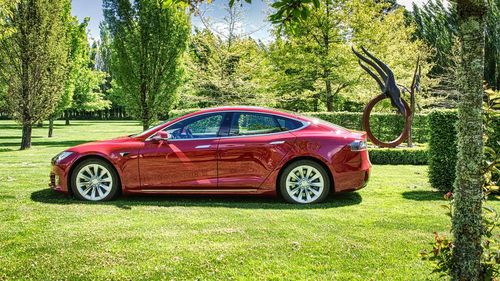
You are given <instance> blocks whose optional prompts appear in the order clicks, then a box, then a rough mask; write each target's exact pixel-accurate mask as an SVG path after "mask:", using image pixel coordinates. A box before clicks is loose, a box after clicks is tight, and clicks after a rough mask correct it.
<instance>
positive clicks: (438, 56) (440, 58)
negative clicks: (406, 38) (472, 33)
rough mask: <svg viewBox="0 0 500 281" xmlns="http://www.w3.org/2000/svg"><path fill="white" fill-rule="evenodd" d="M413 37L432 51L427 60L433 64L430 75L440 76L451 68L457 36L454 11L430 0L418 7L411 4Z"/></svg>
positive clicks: (439, 0) (438, 0) (439, 2)
mask: <svg viewBox="0 0 500 281" xmlns="http://www.w3.org/2000/svg"><path fill="white" fill-rule="evenodd" d="M412 16H413V20H414V22H415V25H416V29H415V35H416V36H417V37H418V38H420V39H421V40H423V41H424V42H425V43H426V44H427V45H428V46H430V47H431V48H432V50H433V52H432V55H431V57H429V59H430V60H431V61H432V62H434V64H433V67H432V71H431V74H440V73H443V72H445V71H446V70H447V68H449V67H452V66H453V65H452V63H453V60H450V57H451V56H452V50H453V45H454V44H455V36H456V34H457V22H456V10H455V8H452V9H449V8H448V7H447V5H445V4H444V3H443V1H442V0H431V1H429V2H428V3H427V4H426V5H423V6H422V7H419V6H418V5H416V4H413V12H412Z"/></svg>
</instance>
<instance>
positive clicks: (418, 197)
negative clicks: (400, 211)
mask: <svg viewBox="0 0 500 281" xmlns="http://www.w3.org/2000/svg"><path fill="white" fill-rule="evenodd" d="M443 195H444V193H443V192H441V191H432V190H415V191H406V192H403V198H404V199H408V200H415V201H440V200H443V201H444V200H445V199H444V197H443Z"/></svg>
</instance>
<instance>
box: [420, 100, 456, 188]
mask: <svg viewBox="0 0 500 281" xmlns="http://www.w3.org/2000/svg"><path fill="white" fill-rule="evenodd" d="M457 120H458V117H457V112H456V111H454V110H434V111H432V112H431V113H429V115H428V117H427V122H428V124H429V182H430V184H431V185H432V187H434V188H436V189H439V190H441V191H445V192H447V191H451V190H453V182H454V181H455V165H456V162H457V143H456V139H457V136H456V135H457V132H456V129H455V123H456V122H457Z"/></svg>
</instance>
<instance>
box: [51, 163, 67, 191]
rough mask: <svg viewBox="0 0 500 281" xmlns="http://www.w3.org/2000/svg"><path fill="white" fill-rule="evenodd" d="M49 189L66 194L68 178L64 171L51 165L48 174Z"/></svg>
mask: <svg viewBox="0 0 500 281" xmlns="http://www.w3.org/2000/svg"><path fill="white" fill-rule="evenodd" d="M49 179H50V180H49V187H50V189H52V190H55V191H58V192H63V193H68V178H67V173H66V172H65V170H64V169H62V168H61V167H59V166H56V165H53V166H52V171H51V172H50V174H49Z"/></svg>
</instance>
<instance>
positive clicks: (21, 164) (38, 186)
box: [0, 121, 500, 280]
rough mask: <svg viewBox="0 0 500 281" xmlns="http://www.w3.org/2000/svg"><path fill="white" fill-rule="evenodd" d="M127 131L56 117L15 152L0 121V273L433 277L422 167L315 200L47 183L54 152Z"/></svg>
mask: <svg viewBox="0 0 500 281" xmlns="http://www.w3.org/2000/svg"><path fill="white" fill-rule="evenodd" d="M137 131H140V126H139V124H138V123H137V122H123V121H120V122H103V121H73V122H72V125H71V126H64V125H63V124H62V122H61V121H58V122H56V128H55V136H54V137H53V138H51V139H48V138H47V137H46V134H47V128H35V129H34V132H33V145H34V147H33V148H32V149H31V150H27V151H18V150H17V149H18V146H19V141H20V134H21V130H20V127H19V126H17V125H16V124H15V123H14V122H12V121H0V280H3V279H22V280H27V279H40V280H48V279H57V280H74V279H77V280H87V279H109V280H123V279H129V280H150V279H162V280H232V279H237V280H248V279H249V280H263V279H267V280H292V279H302V280H353V279H356V280H429V279H437V278H438V276H436V275H430V272H431V270H432V267H431V265H430V264H429V263H427V262H423V261H421V260H420V258H419V256H418V253H419V251H420V250H421V249H424V248H429V242H430V241H431V240H432V239H433V234H432V232H433V231H439V232H446V231H447V230H448V229H449V225H450V222H449V219H448V218H447V217H446V216H445V214H444V209H442V208H440V207H439V206H440V205H442V204H445V203H446V202H445V201H443V200H442V196H441V194H440V193H437V192H434V191H432V189H431V188H430V186H429V184H428V182H427V178H426V169H427V167H426V166H375V167H373V170H372V177H371V180H370V183H369V184H368V186H367V187H366V188H365V189H363V190H361V191H359V192H355V193H350V194H343V195H335V196H332V197H331V198H329V199H328V200H327V202H326V203H323V204H318V205H313V206H299V205H291V204H286V203H284V202H283V201H282V200H280V199H277V198H262V197H240V198H231V197H217V196H160V197H143V196H134V197H127V198H119V199H118V200H116V201H112V202H107V203H86V202H81V201H77V200H75V199H72V198H67V197H65V196H63V195H60V194H57V193H54V192H51V191H50V190H49V189H48V187H47V183H48V174H49V170H50V158H51V157H52V156H54V155H55V154H56V153H58V152H60V151H62V150H64V149H65V148H67V147H70V146H73V145H76V144H79V143H82V142H87V141H92V140H97V139H106V138H112V137H117V136H120V135H126V134H130V133H133V132H137ZM178 172H179V171H178ZM491 204H492V205H493V206H495V207H497V208H498V207H500V203H498V202H492V203H491Z"/></svg>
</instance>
